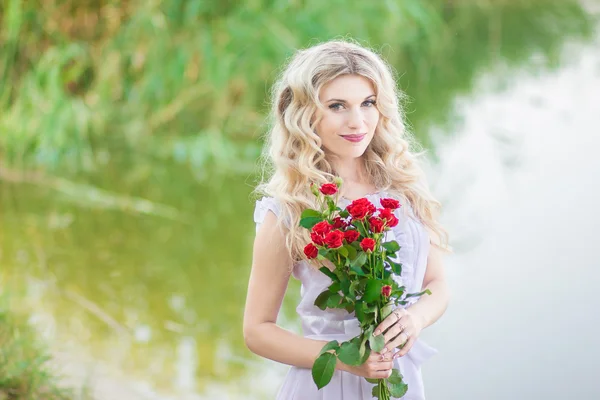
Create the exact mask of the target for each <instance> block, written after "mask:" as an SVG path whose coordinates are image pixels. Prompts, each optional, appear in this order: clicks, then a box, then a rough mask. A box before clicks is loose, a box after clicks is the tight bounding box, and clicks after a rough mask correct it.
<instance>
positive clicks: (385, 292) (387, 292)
mask: <svg viewBox="0 0 600 400" xmlns="http://www.w3.org/2000/svg"><path fill="white" fill-rule="evenodd" d="M381 294H382V295H384V296H385V297H390V294H392V287H391V286H390V285H385V286H384V287H382V288H381Z"/></svg>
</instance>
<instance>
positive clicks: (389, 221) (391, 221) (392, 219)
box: [379, 208, 398, 228]
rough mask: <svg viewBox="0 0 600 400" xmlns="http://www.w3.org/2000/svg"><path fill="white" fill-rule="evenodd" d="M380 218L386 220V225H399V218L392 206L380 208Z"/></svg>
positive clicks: (391, 226)
mask: <svg viewBox="0 0 600 400" xmlns="http://www.w3.org/2000/svg"><path fill="white" fill-rule="evenodd" d="M379 218H381V219H382V220H384V221H385V222H386V225H387V226H389V227H390V228H393V227H394V226H396V225H398V218H396V216H395V215H394V211H392V209H390V208H380V209H379Z"/></svg>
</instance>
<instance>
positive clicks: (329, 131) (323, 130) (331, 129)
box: [318, 115, 340, 136]
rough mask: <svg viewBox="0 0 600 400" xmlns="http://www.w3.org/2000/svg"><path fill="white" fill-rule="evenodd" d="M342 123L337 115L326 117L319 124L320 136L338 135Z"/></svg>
mask: <svg viewBox="0 0 600 400" xmlns="http://www.w3.org/2000/svg"><path fill="white" fill-rule="evenodd" d="M339 126H340V121H339V118H337V117H336V116H335V115H325V116H323V119H322V120H321V122H320V123H319V129H320V130H319V131H318V132H319V136H330V135H336V134H337V131H338V130H339Z"/></svg>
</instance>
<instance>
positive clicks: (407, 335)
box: [374, 308, 423, 359]
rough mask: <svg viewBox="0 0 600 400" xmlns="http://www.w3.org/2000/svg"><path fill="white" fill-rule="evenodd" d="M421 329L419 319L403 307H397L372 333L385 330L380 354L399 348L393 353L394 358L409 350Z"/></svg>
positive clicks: (376, 333)
mask: <svg viewBox="0 0 600 400" xmlns="http://www.w3.org/2000/svg"><path fill="white" fill-rule="evenodd" d="M422 330H423V326H422V324H421V322H420V320H419V319H418V318H417V317H416V316H415V315H414V314H413V313H411V312H410V311H408V310H406V309H404V308H397V309H396V310H394V312H392V313H391V314H390V315H389V316H388V317H387V318H386V319H384V320H383V321H382V322H381V324H379V326H378V327H377V328H375V332H374V334H375V335H378V334H380V333H381V332H385V333H384V335H383V338H384V339H385V347H384V348H383V350H382V351H381V353H382V354H388V353H389V352H390V350H392V349H394V348H395V347H398V348H399V349H400V351H399V352H397V353H396V354H394V355H393V358H394V359H396V358H398V357H402V356H404V355H406V353H408V352H409V350H410V349H411V347H412V346H413V344H414V343H415V341H416V340H417V338H418V337H419V335H420V334H421V331H422ZM386 331H387V332H386Z"/></svg>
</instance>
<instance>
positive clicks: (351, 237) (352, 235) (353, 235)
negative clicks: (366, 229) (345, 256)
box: [344, 229, 360, 244]
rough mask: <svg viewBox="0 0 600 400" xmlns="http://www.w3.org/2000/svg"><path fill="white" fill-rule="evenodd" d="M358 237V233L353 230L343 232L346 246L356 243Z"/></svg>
mask: <svg viewBox="0 0 600 400" xmlns="http://www.w3.org/2000/svg"><path fill="white" fill-rule="evenodd" d="M359 236H360V233H358V231H355V230H354V229H350V230H348V231H346V232H344V239H346V242H348V244H350V243H352V242H354V241H356V240H357V239H358V237H359Z"/></svg>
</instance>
